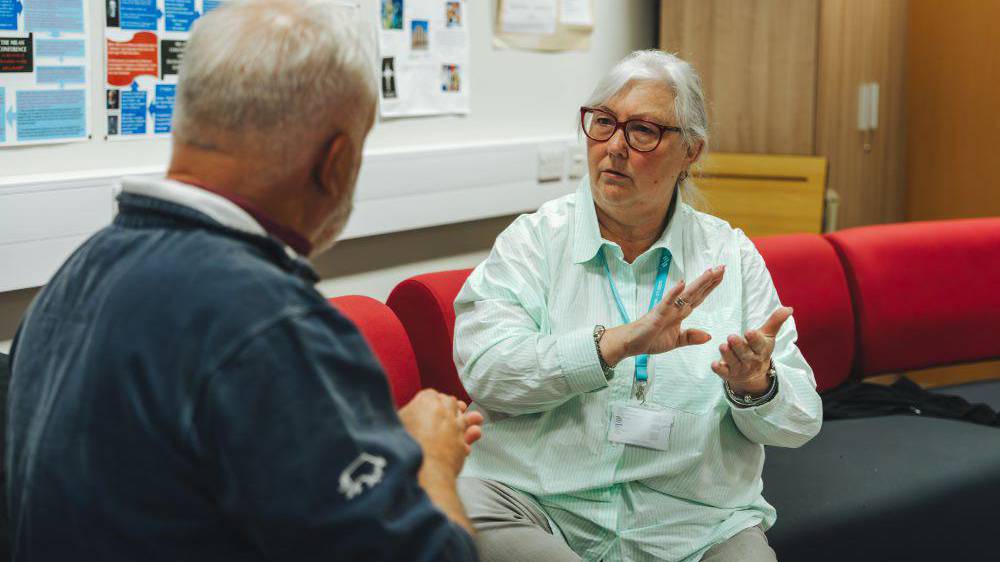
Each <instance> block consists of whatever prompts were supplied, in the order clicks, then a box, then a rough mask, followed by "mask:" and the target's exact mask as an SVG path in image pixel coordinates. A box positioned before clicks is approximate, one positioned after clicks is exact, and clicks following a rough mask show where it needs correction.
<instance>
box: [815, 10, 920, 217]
mask: <svg viewBox="0 0 1000 562" xmlns="http://www.w3.org/2000/svg"><path fill="white" fill-rule="evenodd" d="M906 11H907V0H823V1H822V2H821V3H820V17H819V21H820V32H819V77H818V81H817V100H816V153H817V154H819V155H822V156H826V157H827V160H828V162H829V166H830V167H829V172H828V177H827V189H828V190H834V191H836V192H837V194H838V195H839V197H840V205H839V216H838V220H837V228H846V227H851V226H860V225H866V224H878V223H885V222H898V221H900V220H902V219H903V218H904V212H903V209H904V197H905V187H906V184H905V169H904V165H905V149H906V142H905V138H906V137H905V130H904V125H905V124H904V107H903V104H904V97H903V87H904V81H903V77H904V69H905V39H906V15H907V13H906ZM867 82H877V83H878V84H879V104H878V116H879V117H878V128H877V129H876V130H875V131H874V132H873V133H870V134H869V133H864V132H862V131H860V130H859V129H858V105H859V102H858V86H859V85H861V84H862V83H867ZM866 144H868V145H869V146H870V150H866V148H865V145H866Z"/></svg>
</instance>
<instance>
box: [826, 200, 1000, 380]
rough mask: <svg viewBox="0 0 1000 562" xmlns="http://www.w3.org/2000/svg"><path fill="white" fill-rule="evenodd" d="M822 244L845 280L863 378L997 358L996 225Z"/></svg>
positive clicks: (906, 226)
mask: <svg viewBox="0 0 1000 562" xmlns="http://www.w3.org/2000/svg"><path fill="white" fill-rule="evenodd" d="M827 238H828V239H829V240H830V242H831V243H833V245H834V247H835V248H836V249H837V252H838V254H839V255H840V258H841V261H842V262H843V265H844V270H845V272H846V273H847V280H848V286H849V287H850V290H851V298H852V300H853V302H854V310H855V316H856V318H857V330H858V337H859V345H860V353H859V354H858V355H859V363H858V367H859V370H860V371H861V374H862V375H863V376H870V375H878V374H882V373H891V372H898V371H905V370H910V369H922V368H927V367H935V366H940V365H948V364H953V363H962V362H970V361H980V360H986V359H993V358H997V357H1000V337H998V335H1000V283H998V282H1000V218H987V219H966V220H954V221H936V222H913V223H900V224H890V225H879V226H866V227H860V228H852V229H847V230H842V231H840V232H835V233H832V234H829V235H827Z"/></svg>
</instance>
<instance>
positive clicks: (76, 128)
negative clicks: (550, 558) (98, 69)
mask: <svg viewBox="0 0 1000 562" xmlns="http://www.w3.org/2000/svg"><path fill="white" fill-rule="evenodd" d="M15 97H16V98H17V104H16V106H17V140H19V141H37V140H52V139H70V138H82V137H86V136H87V105H86V104H87V91H86V90H18V91H17V92H16V93H15Z"/></svg>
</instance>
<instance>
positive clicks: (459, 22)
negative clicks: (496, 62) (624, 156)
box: [376, 0, 469, 117]
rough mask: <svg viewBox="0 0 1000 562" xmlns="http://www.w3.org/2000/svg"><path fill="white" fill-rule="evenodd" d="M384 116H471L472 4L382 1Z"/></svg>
mask: <svg viewBox="0 0 1000 562" xmlns="http://www.w3.org/2000/svg"><path fill="white" fill-rule="evenodd" d="M376 7H377V9H378V22H379V30H378V37H379V51H380V52H379V61H378V62H379V65H378V69H379V74H380V80H379V81H380V83H381V88H380V92H379V108H380V114H381V115H382V117H415V116H421V115H440V114H466V113H469V80H468V77H469V31H468V28H467V27H466V24H465V8H466V2H464V0H461V1H445V0H378V2H377V3H376Z"/></svg>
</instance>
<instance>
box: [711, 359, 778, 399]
mask: <svg viewBox="0 0 1000 562" xmlns="http://www.w3.org/2000/svg"><path fill="white" fill-rule="evenodd" d="M767 378H768V379H769V380H770V381H771V385H770V386H769V387H768V389H767V392H765V393H764V394H763V395H762V396H758V397H757V398H754V397H753V396H750V395H749V394H746V395H743V396H740V395H738V394H736V393H735V392H733V389H732V388H730V387H729V383H728V382H723V383H722V385H723V386H724V387H725V388H726V398H728V399H729V401H730V402H731V403H733V404H734V405H736V406H738V407H740V408H753V407H754V406H761V405H764V404H767V403H768V402H770V401H771V399H773V398H774V396H775V395H776V394H777V393H778V373H777V371H776V370H775V369H774V361H771V366H770V367H768V369H767Z"/></svg>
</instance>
